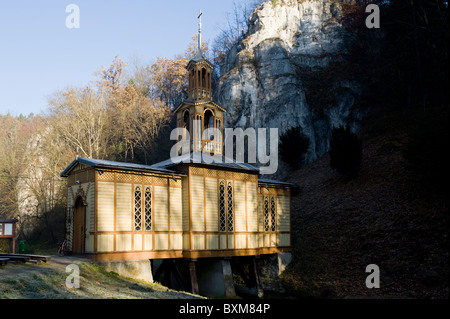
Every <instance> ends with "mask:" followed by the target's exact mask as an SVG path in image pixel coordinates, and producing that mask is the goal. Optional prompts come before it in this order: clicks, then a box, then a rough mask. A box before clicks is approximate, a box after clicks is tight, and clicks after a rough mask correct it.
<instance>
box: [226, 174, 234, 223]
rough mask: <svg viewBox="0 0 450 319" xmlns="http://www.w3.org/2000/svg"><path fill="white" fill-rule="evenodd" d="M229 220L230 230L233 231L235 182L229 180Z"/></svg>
mask: <svg viewBox="0 0 450 319" xmlns="http://www.w3.org/2000/svg"><path fill="white" fill-rule="evenodd" d="M227 213H228V214H227V222H228V231H229V232H231V231H233V183H232V182H228V186H227Z"/></svg>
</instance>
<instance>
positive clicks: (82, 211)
mask: <svg viewBox="0 0 450 319" xmlns="http://www.w3.org/2000/svg"><path fill="white" fill-rule="evenodd" d="M85 216H86V207H85V206H84V204H83V200H82V199H81V198H78V199H77V202H76V204H75V209H74V212H73V246H72V252H73V253H74V254H83V253H84V239H85V224H86V221H85Z"/></svg>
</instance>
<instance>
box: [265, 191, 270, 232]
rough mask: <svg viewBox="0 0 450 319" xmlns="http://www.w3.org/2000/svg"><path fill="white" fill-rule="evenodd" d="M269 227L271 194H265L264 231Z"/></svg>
mask: <svg viewBox="0 0 450 319" xmlns="http://www.w3.org/2000/svg"><path fill="white" fill-rule="evenodd" d="M269 229H270V226H269V196H264V231H266V232H268V231H269Z"/></svg>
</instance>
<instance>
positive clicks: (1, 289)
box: [0, 261, 200, 299]
mask: <svg viewBox="0 0 450 319" xmlns="http://www.w3.org/2000/svg"><path fill="white" fill-rule="evenodd" d="M74 264H77V265H78V266H79V268H80V288H68V287H66V278H67V276H68V275H69V273H66V272H65V268H64V267H55V266H54V265H52V263H51V262H50V263H49V264H42V265H15V264H8V265H7V266H4V267H3V268H2V269H4V270H6V271H5V272H4V273H3V274H2V269H0V299H84V298H89V299H105V298H112V299H184V298H200V297H199V296H196V295H192V294H189V293H185V292H178V291H174V290H170V289H168V288H167V287H164V286H162V285H160V284H158V283H148V282H145V281H142V280H134V279H130V278H124V277H120V276H119V275H118V274H116V273H114V272H108V271H106V270H105V269H104V268H103V267H102V266H100V265H98V264H96V263H93V262H89V261H82V262H81V261H75V262H74ZM7 270H11V271H10V272H7ZM5 274H6V275H5Z"/></svg>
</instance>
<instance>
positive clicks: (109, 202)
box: [97, 182, 115, 231]
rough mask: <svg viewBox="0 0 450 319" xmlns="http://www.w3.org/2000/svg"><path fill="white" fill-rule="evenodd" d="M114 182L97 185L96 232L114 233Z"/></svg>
mask: <svg viewBox="0 0 450 319" xmlns="http://www.w3.org/2000/svg"><path fill="white" fill-rule="evenodd" d="M114 186H115V184H114V182H98V183H97V201H98V203H97V231H114V209H115V207H114V203H115V198H114V188H115V187H114Z"/></svg>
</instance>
